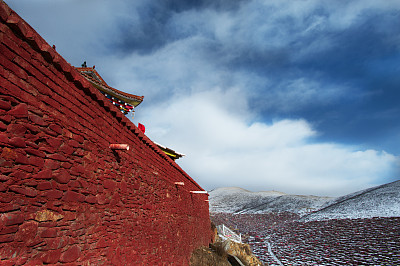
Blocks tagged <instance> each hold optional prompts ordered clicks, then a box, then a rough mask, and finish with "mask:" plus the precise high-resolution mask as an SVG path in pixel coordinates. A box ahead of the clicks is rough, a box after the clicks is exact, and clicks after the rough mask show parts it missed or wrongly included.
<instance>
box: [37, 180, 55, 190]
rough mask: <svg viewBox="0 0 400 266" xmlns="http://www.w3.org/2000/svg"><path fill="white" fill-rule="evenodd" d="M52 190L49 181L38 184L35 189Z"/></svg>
mask: <svg viewBox="0 0 400 266" xmlns="http://www.w3.org/2000/svg"><path fill="white" fill-rule="evenodd" d="M52 188H53V185H52V184H51V182H50V181H43V182H40V183H39V184H38V185H37V187H36V189H38V190H49V189H52Z"/></svg>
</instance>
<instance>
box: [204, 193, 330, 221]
mask: <svg viewBox="0 0 400 266" xmlns="http://www.w3.org/2000/svg"><path fill="white" fill-rule="evenodd" d="M209 195H210V196H209V200H210V211H211V212H227V213H258V214H261V213H269V212H292V213H296V214H299V215H303V214H306V213H308V212H310V211H315V210H318V209H320V208H321V207H322V206H323V205H324V204H326V203H328V202H330V201H332V200H334V198H330V197H317V196H301V195H288V194H285V193H282V192H278V191H261V192H251V191H248V190H245V189H242V188H238V187H225V188H217V189H214V190H212V191H210V192H209Z"/></svg>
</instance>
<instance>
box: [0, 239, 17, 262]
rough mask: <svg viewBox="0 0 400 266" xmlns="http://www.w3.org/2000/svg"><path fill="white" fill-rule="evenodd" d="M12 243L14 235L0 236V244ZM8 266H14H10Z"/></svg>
mask: <svg viewBox="0 0 400 266" xmlns="http://www.w3.org/2000/svg"><path fill="white" fill-rule="evenodd" d="M13 241H14V234H11V235H0V243H8V242H13ZM10 265H14V263H13V264H10Z"/></svg>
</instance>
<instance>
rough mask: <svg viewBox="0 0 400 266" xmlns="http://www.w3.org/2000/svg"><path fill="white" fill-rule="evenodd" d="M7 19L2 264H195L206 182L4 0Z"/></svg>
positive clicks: (2, 14)
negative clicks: (121, 147) (117, 147)
mask: <svg viewBox="0 0 400 266" xmlns="http://www.w3.org/2000/svg"><path fill="white" fill-rule="evenodd" d="M0 21H1V23H0V42H1V43H0V45H1V46H0V51H1V54H0V260H1V262H0V264H1V265H3V264H4V265H14V264H16V265H21V264H25V263H26V264H27V265H37V264H42V263H57V262H62V263H67V262H71V263H72V264H77V265H102V264H105V265H110V264H114V265H141V264H143V265H159V264H175V265H186V264H188V261H189V257H190V254H191V252H192V250H193V249H195V248H197V247H198V246H201V245H208V243H209V241H210V238H211V231H210V220H209V213H208V203H207V202H206V201H205V200H206V199H207V195H205V194H191V193H190V191H191V190H202V189H201V187H200V186H199V185H198V184H197V183H196V182H194V181H193V180H192V179H191V178H190V177H189V176H188V175H187V174H186V173H185V172H184V171H183V170H182V169H181V168H180V167H179V166H178V165H176V164H175V163H174V162H173V161H172V160H171V159H169V158H168V157H167V156H165V154H163V153H162V151H161V150H159V149H158V147H156V146H155V145H154V144H153V143H152V142H151V141H150V140H149V139H148V138H147V137H146V136H145V135H144V134H142V133H141V132H139V130H138V129H137V128H136V127H135V125H134V124H132V123H131V122H130V121H129V119H127V118H126V117H125V116H124V115H122V114H121V113H120V112H119V110H118V109H117V108H116V107H115V106H113V105H112V104H111V103H109V102H108V100H107V99H105V97H104V96H103V95H102V94H100V93H99V92H98V91H97V90H96V89H94V88H93V87H92V86H91V85H90V83H88V82H87V81H86V80H85V79H84V78H83V77H81V76H80V74H79V73H78V72H77V71H75V69H74V68H72V67H71V66H70V65H69V64H68V63H67V62H66V61H65V60H64V59H63V58H62V57H61V56H60V55H58V54H57V52H55V50H54V49H53V48H51V47H50V46H49V45H48V44H47V43H46V42H45V41H44V40H43V39H42V38H41V37H40V36H39V35H38V34H37V33H36V32H35V31H34V30H33V29H32V28H31V27H30V26H29V25H27V24H26V23H25V22H24V21H23V20H22V19H21V18H20V17H19V16H18V15H17V14H15V13H14V12H13V11H12V10H10V9H9V8H8V6H7V5H6V4H5V3H4V2H0ZM110 143H126V144H129V145H130V147H131V149H130V150H129V151H115V152H113V151H112V150H110V149H109V148H108V146H109V144H110ZM178 181H180V182H184V183H185V185H184V186H176V185H175V184H174V182H178ZM7 263H8V264H7Z"/></svg>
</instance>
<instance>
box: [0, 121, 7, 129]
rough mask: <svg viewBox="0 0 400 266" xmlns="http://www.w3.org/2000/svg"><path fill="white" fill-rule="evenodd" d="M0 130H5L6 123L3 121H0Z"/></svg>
mask: <svg viewBox="0 0 400 266" xmlns="http://www.w3.org/2000/svg"><path fill="white" fill-rule="evenodd" d="M0 130H1V131H6V130H7V125H6V124H4V123H3V122H1V121H0Z"/></svg>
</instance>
